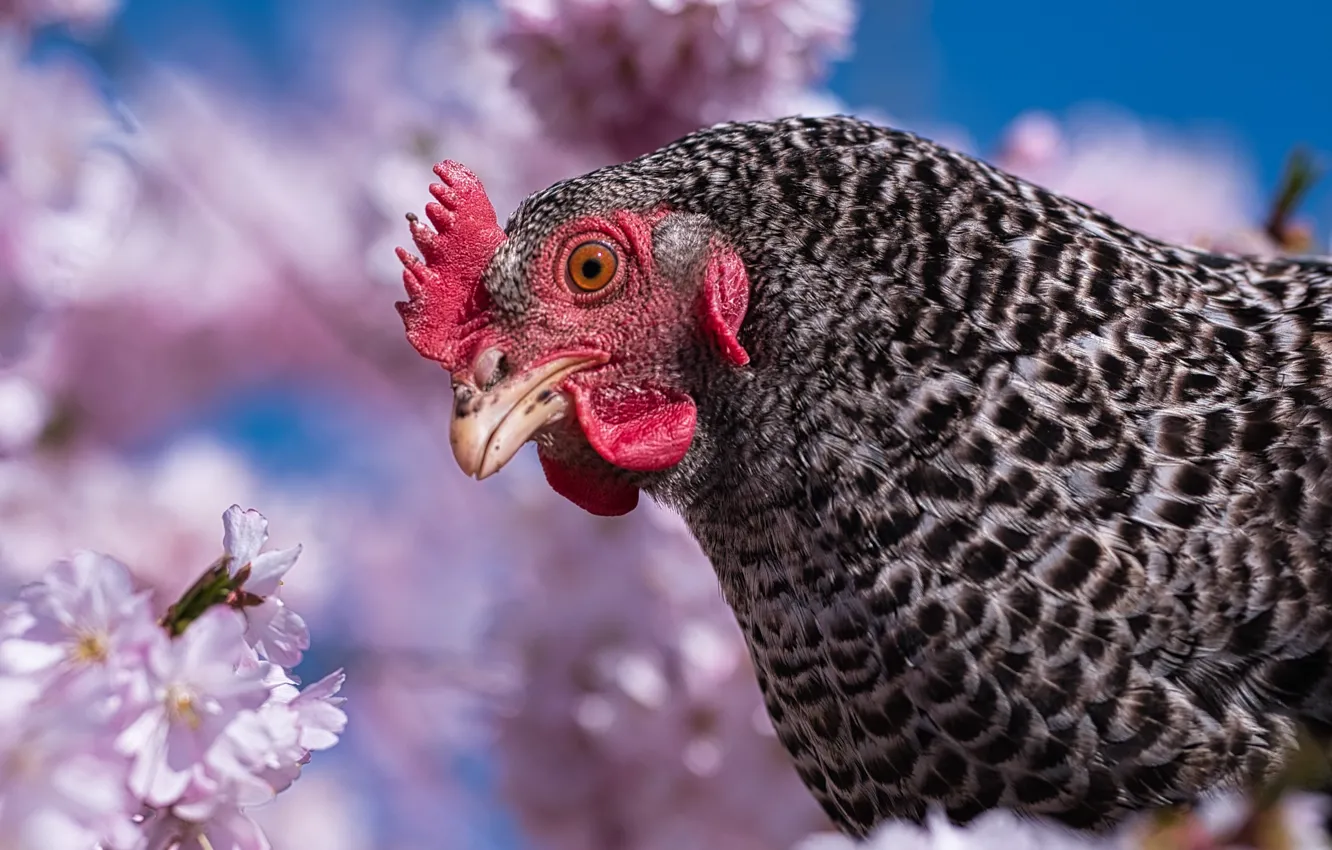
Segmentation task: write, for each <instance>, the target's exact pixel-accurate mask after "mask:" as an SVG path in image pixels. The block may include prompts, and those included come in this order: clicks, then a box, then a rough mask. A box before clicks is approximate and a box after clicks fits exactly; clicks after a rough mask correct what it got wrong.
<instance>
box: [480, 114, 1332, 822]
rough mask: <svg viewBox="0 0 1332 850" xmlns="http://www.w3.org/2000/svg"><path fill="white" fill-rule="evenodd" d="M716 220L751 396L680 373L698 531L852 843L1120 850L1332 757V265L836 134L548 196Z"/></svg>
mask: <svg viewBox="0 0 1332 850" xmlns="http://www.w3.org/2000/svg"><path fill="white" fill-rule="evenodd" d="M662 204H665V205H667V206H669V207H671V208H673V209H675V210H678V211H681V212H686V213H694V214H697V215H699V216H702V217H704V218H706V220H707V222H708V223H709V224H710V226H711V227H712V228H714V229H715V232H716V233H717V234H720V236H721V238H723V239H725V240H727V241H728V242H729V243H730V244H731V245H732V246H733V247H734V248H735V249H736V250H737V251H738V252H739V254H740V256H741V257H742V258H743V260H744V262H745V264H746V266H747V267H748V270H749V273H750V276H751V281H752V286H753V292H752V295H751V302H750V307H749V312H748V315H747V317H746V319H745V321H744V324H743V327H742V328H741V331H740V340H741V342H742V343H743V345H744V346H745V348H746V349H747V350H748V352H749V354H750V355H751V358H752V360H751V362H750V364H749V365H748V366H745V367H731V366H724V365H722V364H720V363H718V362H716V360H715V359H710V358H707V357H703V356H693V357H690V356H687V355H686V356H684V358H683V359H682V360H681V362H680V363H679V369H680V371H681V380H683V381H684V382H685V383H686V384H687V386H688V387H689V389H690V392H691V394H692V396H693V397H694V399H695V400H696V402H697V404H698V417H699V419H698V429H697V433H696V436H695V439H694V443H693V445H692V447H691V449H690V451H689V453H688V455H687V456H686V458H685V460H684V461H683V462H682V463H680V464H679V465H678V466H677V467H675V468H673V469H671V470H669V471H667V472H665V473H658V474H652V475H639V476H636V477H634V479H633V480H634V482H635V483H637V484H638V485H639V486H642V487H644V488H645V489H646V490H647V491H648V492H649V493H651V494H653V495H654V496H656V497H657V498H658V499H660V500H662V501H664V502H665V503H667V504H670V505H672V506H674V507H676V508H677V509H679V510H680V511H681V512H682V514H683V515H684V517H685V518H686V520H687V521H688V523H689V526H690V528H691V529H692V530H693V533H694V534H695V535H696V537H697V538H698V540H699V542H700V543H701V545H702V546H703V548H704V550H705V551H706V552H707V554H708V556H709V557H710V558H711V560H712V563H713V564H714V565H715V567H716V571H717V575H718V577H719V579H720V582H721V587H722V590H723V592H724V593H725V596H726V599H727V601H728V602H729V603H730V605H731V607H732V608H733V609H734V611H735V615H736V617H737V619H738V620H739V622H740V625H741V626H742V628H743V629H744V632H745V634H746V637H747V640H748V643H749V647H750V651H751V654H752V657H753V661H754V666H755V669H756V671H757V675H758V679H759V683H760V684H761V686H762V689H763V693H764V695H765V699H766V702H767V706H768V709H769V712H770V714H771V716H772V719H773V721H774V723H775V725H776V728H777V731H778V734H779V736H780V738H781V741H782V742H783V743H784V745H785V746H786V748H787V749H788V750H789V751H790V753H791V757H792V759H793V760H794V763H795V766H796V768H797V770H798V771H799V773H800V775H801V777H802V778H803V779H804V781H805V782H806V784H807V785H808V786H809V787H810V788H811V789H812V791H813V792H814V794H815V795H816V796H817V798H818V799H819V800H820V801H821V803H822V804H823V806H824V807H825V809H826V810H827V812H828V813H829V814H830V815H831V816H832V818H833V819H834V820H835V821H836V822H838V823H839V824H840V825H841V826H842V827H843V828H844V829H846V830H847V831H849V832H851V833H853V834H863V833H865V832H867V831H868V830H869V829H870V828H871V827H873V826H874V825H875V824H876V823H878V822H879V821H881V820H883V819H886V818H912V819H919V818H921V817H922V816H923V815H924V814H925V812H926V810H927V808H928V807H929V806H932V805H938V806H940V807H942V808H944V809H946V811H947V812H948V813H949V814H950V815H951V816H952V817H953V818H955V819H957V820H961V821H965V820H967V819H969V818H971V817H974V816H975V815H977V814H978V813H980V812H982V811H984V810H987V809H990V808H994V807H1009V808H1013V809H1017V810H1019V811H1021V812H1025V813H1031V814H1041V815H1046V816H1052V817H1055V818H1058V819H1060V820H1062V821H1064V822H1066V823H1068V824H1070V825H1073V826H1077V827H1083V828H1098V827H1103V826H1106V825H1108V824H1111V823H1113V822H1115V821H1116V820H1117V819H1119V818H1121V817H1122V816H1124V815H1125V814H1126V813H1127V812H1130V811H1132V810H1135V809H1139V808H1142V807H1150V806H1156V805H1160V804H1164V803H1170V802H1174V801H1187V800H1190V799H1192V798H1194V797H1196V796H1197V795H1198V794H1200V793H1205V792H1206V791H1208V790H1213V789H1219V788H1223V787H1228V786H1235V785H1238V784H1241V783H1249V782H1257V781H1261V780H1263V779H1264V778H1267V777H1270V776H1271V775H1272V774H1273V772H1274V771H1275V770H1277V769H1278V768H1279V767H1280V765H1281V763H1282V761H1283V759H1284V758H1285V757H1286V755H1287V753H1288V751H1289V749H1290V747H1291V745H1292V742H1293V737H1294V728H1295V724H1296V722H1297V721H1303V722H1306V723H1308V724H1310V725H1311V726H1314V727H1315V728H1321V727H1323V726H1326V725H1329V724H1332V676H1329V673H1332V658H1330V656H1329V651H1330V643H1332V469H1329V461H1330V460H1332V265H1329V263H1328V262H1327V261H1316V260H1291V259H1280V260H1259V259H1241V258H1234V257H1222V256H1217V255H1213V254H1208V253H1203V252H1199V251H1194V250H1189V249H1185V248H1182V247H1176V246H1172V245H1167V244H1162V243H1160V242H1157V241H1154V240H1152V239H1149V238H1147V237H1145V236H1142V235H1140V234H1138V233H1135V232H1133V231H1130V230H1128V229H1126V228H1124V227H1122V226H1120V225H1118V224H1117V223H1115V222H1114V221H1113V220H1112V219H1110V218H1109V217H1107V216H1105V215H1104V214H1101V213H1099V212H1097V211H1096V210H1094V209H1091V208H1089V207H1086V206H1084V205H1081V204H1079V203H1076V202H1074V201H1071V200H1068V199H1066V198H1063V197H1060V196H1057V195H1054V194H1051V193H1049V192H1046V191H1044V190H1041V189H1039V188H1037V187H1035V186H1032V185H1030V184H1028V183H1024V182H1023V181H1021V180H1019V179H1017V178H1015V177H1012V176H1009V175H1007V174H1005V173H1003V172H1001V171H999V170H997V169H995V168H992V167H990V166H988V165H985V164H983V163H980V162H977V161H975V160H973V159H971V158H968V157H966V156H964V155H962V154H959V153H955V152H953V151H950V150H946V149H944V148H941V147H939V146H936V145H934V144H932V143H930V142H928V141H925V140H922V139H919V138H916V137H914V136H911V135H908V134H905V133H900V132H895V131H891V130H887V129H883V128H879V127H875V126H872V125H869V124H865V123H862V122H859V121H856V120H853V119H849V118H828V119H789V120H784V121H780V122H775V123H747V124H730V125H721V126H718V127H714V128H711V129H708V130H704V131H701V132H699V133H696V134H693V135H691V136H689V137H686V138H685V139H683V140H681V141H679V142H677V143H675V144H672V145H670V146H669V147H666V148H663V149H662V150H659V151H657V152H655V153H652V154H649V155H647V156H645V157H642V158H639V159H637V160H634V161H631V162H628V163H625V164H621V165H616V166H613V167H610V168H606V169H602V170H599V171H597V172H594V173H592V174H590V175H587V176H584V177H580V178H577V179H575V180H571V181H568V182H565V183H561V184H558V185H556V186H554V187H552V188H550V189H548V190H546V191H544V192H541V193H539V194H537V195H534V196H533V197H532V198H530V199H529V200H528V201H527V202H526V203H525V204H524V205H523V206H522V207H521V208H520V209H519V210H518V211H517V212H516V213H515V215H514V217H513V218H512V219H511V220H510V222H509V224H508V227H507V231H508V233H509V234H510V236H511V238H510V240H509V241H508V242H506V243H505V245H504V246H503V247H502V248H501V249H500V251H499V253H498V255H497V257H496V259H495V261H494V262H492V264H491V267H490V269H489V270H488V273H487V275H486V279H485V280H486V286H487V287H488V288H489V290H490V292H491V296H492V297H493V299H494V301H495V304H496V307H497V309H498V310H499V311H500V312H501V313H503V314H504V315H506V316H508V317H509V318H510V319H518V318H521V316H522V314H523V312H524V310H525V309H526V307H527V306H528V305H529V304H530V301H529V299H530V297H531V296H530V294H529V293H528V292H527V291H526V289H525V286H524V279H525V271H526V264H528V263H530V262H531V252H532V250H533V246H535V245H537V244H538V243H539V242H540V240H541V239H542V238H543V237H544V236H545V235H546V234H548V233H549V232H550V231H551V230H552V229H553V228H554V227H556V226H557V225H558V224H559V223H561V222H563V221H566V220H568V219H569V218H570V217H572V216H574V215H578V214H584V213H588V212H599V211H606V210H611V209H620V208H629V209H635V210H648V209H652V208H656V207H659V206H660V205H662Z"/></svg>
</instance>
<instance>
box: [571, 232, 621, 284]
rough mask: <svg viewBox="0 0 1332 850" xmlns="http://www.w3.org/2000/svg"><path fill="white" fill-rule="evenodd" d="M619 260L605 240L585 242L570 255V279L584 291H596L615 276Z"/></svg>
mask: <svg viewBox="0 0 1332 850" xmlns="http://www.w3.org/2000/svg"><path fill="white" fill-rule="evenodd" d="M618 264H619V260H617V259H616V257H615V250H614V249H613V248H611V246H609V245H607V244H606V243H605V242H584V243H583V244H582V245H579V246H578V247H577V248H575V249H574V252H573V253H572V254H570V255H569V280H571V281H573V285H574V286H576V287H578V288H579V289H581V290H583V291H584V292H596V291H597V290H598V289H601V288H602V287H603V286H605V285H606V284H608V283H610V282H611V278H613V277H615V268H616V266H617V265H618Z"/></svg>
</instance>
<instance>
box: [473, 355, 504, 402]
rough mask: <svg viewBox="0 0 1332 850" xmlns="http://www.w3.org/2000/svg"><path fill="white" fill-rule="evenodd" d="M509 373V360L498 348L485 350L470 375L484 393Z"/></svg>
mask: <svg viewBox="0 0 1332 850" xmlns="http://www.w3.org/2000/svg"><path fill="white" fill-rule="evenodd" d="M508 371H509V359H508V358H507V357H506V356H505V355H504V353H503V352H502V351H500V350H499V349H498V348H487V349H486V350H485V351H483V352H481V356H480V357H478V358H477V359H476V366H475V368H473V370H472V375H473V377H474V378H475V379H476V383H477V386H478V387H480V388H481V390H482V391H483V392H484V391H485V390H488V389H490V388H491V387H493V386H495V384H497V383H499V382H500V381H501V380H503V379H504V376H505V375H506V374H508Z"/></svg>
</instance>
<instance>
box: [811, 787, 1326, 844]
mask: <svg viewBox="0 0 1332 850" xmlns="http://www.w3.org/2000/svg"><path fill="white" fill-rule="evenodd" d="M1327 815H1328V800H1327V798H1326V797H1320V796H1315V795H1312V794H1287V795H1285V796H1284V797H1282V798H1281V799H1279V800H1277V801H1275V802H1274V803H1273V804H1270V805H1254V804H1253V801H1251V800H1248V799H1245V798H1244V797H1242V796H1240V795H1235V794H1228V795H1225V796H1220V797H1214V798H1212V799H1210V800H1208V801H1207V802H1205V803H1204V804H1202V805H1201V806H1199V807H1198V808H1197V809H1196V810H1194V811H1192V812H1187V813H1186V812H1174V813H1172V814H1171V815H1167V816H1164V817H1163V816H1160V815H1159V814H1158V815H1151V814H1148V815H1143V816H1140V817H1137V818H1132V819H1130V820H1129V821H1128V822H1127V823H1125V824H1124V825H1123V826H1121V827H1120V828H1118V829H1116V830H1114V831H1113V832H1110V833H1108V834H1103V835H1090V834H1087V833H1083V832H1075V831H1073V830H1070V829H1068V828H1067V827H1064V826H1061V825H1059V824H1055V823H1051V822H1048V821H1042V820H1036V819H1031V818H1023V817H1019V816H1017V815H1015V814H1013V813H1012V812H1009V811H1004V810H1002V809H1001V810H996V811H992V812H988V813H986V814H984V815H981V816H980V817H978V818H976V820H974V821H972V822H971V823H970V824H968V825H967V826H965V827H959V826H956V825H954V824H952V823H950V822H949V821H948V819H947V818H945V817H944V816H943V814H942V813H935V814H933V815H931V817H930V818H929V819H928V820H927V821H926V822H925V823H924V824H923V825H916V824H912V823H888V824H884V825H883V826H881V827H880V828H879V829H878V830H876V831H875V832H874V834H873V835H871V836H870V837H869V838H868V839H866V840H865V841H855V840H853V839H851V838H848V837H846V836H844V835H837V834H833V833H821V834H816V835H811V836H809V837H808V838H806V839H805V840H803V841H801V842H800V843H799V844H798V845H796V847H795V848H794V850H990V848H995V847H1008V848H1040V850H1329V848H1332V840H1330V839H1329V837H1328V833H1327V830H1326V829H1325V828H1324V826H1323V824H1324V821H1325V819H1326V817H1327Z"/></svg>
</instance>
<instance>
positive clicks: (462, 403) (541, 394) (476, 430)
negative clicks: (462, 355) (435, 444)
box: [449, 356, 602, 481]
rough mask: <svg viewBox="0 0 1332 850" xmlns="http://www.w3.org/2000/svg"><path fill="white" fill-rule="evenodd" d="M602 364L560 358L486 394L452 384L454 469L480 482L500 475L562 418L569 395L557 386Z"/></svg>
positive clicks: (597, 360)
mask: <svg viewBox="0 0 1332 850" xmlns="http://www.w3.org/2000/svg"><path fill="white" fill-rule="evenodd" d="M600 362H602V361H601V359H600V358H592V357H587V356H569V357H559V358H556V359H555V360H551V361H550V362H548V363H543V364H542V365H540V366H537V367H534V368H532V369H528V370H527V371H525V372H520V373H519V374H517V375H513V376H511V377H507V378H505V379H503V380H502V381H500V382H499V383H498V384H496V385H495V386H493V387H491V388H490V389H489V390H486V391H485V392H482V391H481V390H478V389H476V388H475V387H472V386H469V385H467V384H466V383H457V384H455V386H454V388H453V421H452V423H451V425H450V427H449V443H450V445H452V447H453V457H454V459H455V460H457V461H458V466H459V467H461V468H462V471H463V472H464V473H465V474H466V475H468V476H474V477H475V478H476V479H477V480H478V481H480V480H483V479H485V478H489V477H490V476H492V475H494V474H495V473H496V472H499V471H500V469H501V468H502V467H503V466H504V465H505V464H506V463H508V462H509V461H510V460H511V459H512V458H513V456H514V455H516V454H517V453H518V450H519V449H520V448H522V446H523V444H524V443H526V442H527V441H528V440H530V439H531V438H532V437H533V436H535V435H536V433H537V432H538V431H540V430H541V429H542V428H544V427H546V426H547V425H550V424H552V423H554V422H558V421H559V420H560V419H562V418H564V414H565V412H566V411H567V410H568V408H569V397H568V395H567V394H565V392H564V391H563V390H561V389H560V387H559V385H560V383H561V382H562V381H563V380H564V379H565V378H567V377H569V376H570V375H572V374H573V373H574V372H577V371H579V370H582V369H586V368H588V367H589V366H595V365H597V364H599V363H600Z"/></svg>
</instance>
